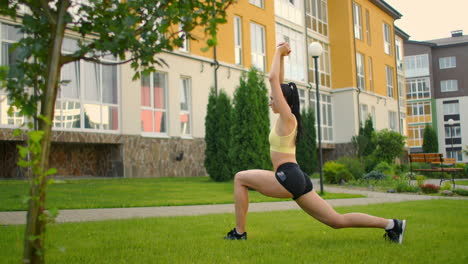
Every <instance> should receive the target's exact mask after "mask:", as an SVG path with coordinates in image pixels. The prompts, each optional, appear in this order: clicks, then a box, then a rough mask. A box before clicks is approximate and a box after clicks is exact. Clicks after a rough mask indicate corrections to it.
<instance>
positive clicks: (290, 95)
mask: <svg viewBox="0 0 468 264" xmlns="http://www.w3.org/2000/svg"><path fill="white" fill-rule="evenodd" d="M281 90H282V91H283V95H284V97H285V98H286V102H287V103H288V105H289V107H290V108H291V112H292V113H293V115H294V116H295V117H296V121H297V135H296V143H297V142H298V141H299V138H300V137H301V136H302V122H301V107H300V100H299V91H298V90H297V86H296V84H295V83H293V82H290V83H288V84H281Z"/></svg>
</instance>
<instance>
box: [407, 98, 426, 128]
mask: <svg viewBox="0 0 468 264" xmlns="http://www.w3.org/2000/svg"><path fill="white" fill-rule="evenodd" d="M406 114H407V115H408V121H409V122H410V123H421V122H428V121H430V120H429V119H428V117H430V116H431V114H432V108H431V103H430V102H416V103H408V105H407V106H406Z"/></svg>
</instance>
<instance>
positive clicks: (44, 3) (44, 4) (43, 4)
mask: <svg viewBox="0 0 468 264" xmlns="http://www.w3.org/2000/svg"><path fill="white" fill-rule="evenodd" d="M40 2H41V7H42V9H44V12H45V13H46V15H47V17H48V18H49V20H50V22H51V23H52V24H54V25H57V19H55V17H54V16H53V14H52V13H51V12H50V9H49V4H48V3H47V1H46V0H40Z"/></svg>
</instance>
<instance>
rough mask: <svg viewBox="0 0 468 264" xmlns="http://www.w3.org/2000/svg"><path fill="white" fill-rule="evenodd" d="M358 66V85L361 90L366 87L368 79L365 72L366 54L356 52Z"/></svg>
mask: <svg viewBox="0 0 468 264" xmlns="http://www.w3.org/2000/svg"><path fill="white" fill-rule="evenodd" d="M356 68H357V86H358V89H360V90H365V89H366V79H365V73H364V55H362V54H361V53H359V52H356Z"/></svg>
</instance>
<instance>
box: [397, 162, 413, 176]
mask: <svg viewBox="0 0 468 264" xmlns="http://www.w3.org/2000/svg"><path fill="white" fill-rule="evenodd" d="M409 170H410V169H409V166H408V164H406V163H402V164H398V165H396V166H395V173H396V174H398V175H403V174H405V173H407V172H409Z"/></svg>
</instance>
